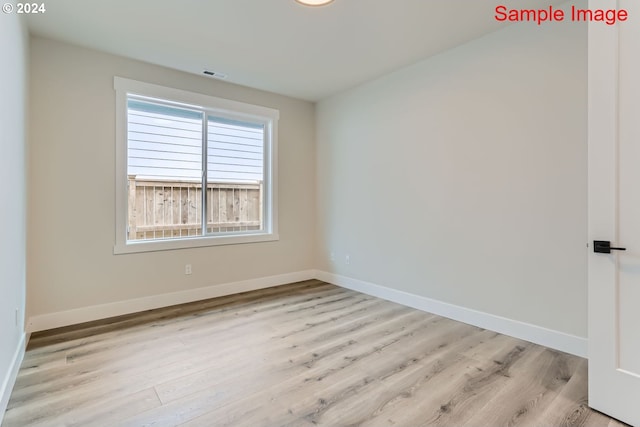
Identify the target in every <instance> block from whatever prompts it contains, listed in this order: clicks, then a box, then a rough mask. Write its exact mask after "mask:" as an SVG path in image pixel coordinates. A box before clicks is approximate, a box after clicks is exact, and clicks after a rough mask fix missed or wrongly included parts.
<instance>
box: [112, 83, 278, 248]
mask: <svg viewBox="0 0 640 427" xmlns="http://www.w3.org/2000/svg"><path fill="white" fill-rule="evenodd" d="M114 87H115V90H116V102H117V106H116V133H117V135H116V139H117V144H116V173H117V178H116V185H117V192H116V244H115V250H114V252H115V253H130V252H143V251H153V250H164V249H179V248H189V247H198V246H211V245H219V244H233V243H250V242H260V241H270V240H277V239H278V236H277V216H276V209H275V207H276V191H275V190H276V181H275V176H276V174H275V171H276V161H275V159H276V146H277V140H276V135H277V120H278V116H279V113H278V111H277V110H273V109H270V108H266V107H260V106H255V105H249V104H243V103H240V102H235V101H230V100H226V99H220V98H215V97H210V96H206V95H201V94H196V93H192V92H185V91H181V90H178V89H171V88H165V87H161V86H156V85H151V84H147V83H142V82H137V81H133V80H127V79H123V78H119V77H116V78H115V80H114Z"/></svg>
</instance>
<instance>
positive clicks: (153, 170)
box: [128, 101, 264, 182]
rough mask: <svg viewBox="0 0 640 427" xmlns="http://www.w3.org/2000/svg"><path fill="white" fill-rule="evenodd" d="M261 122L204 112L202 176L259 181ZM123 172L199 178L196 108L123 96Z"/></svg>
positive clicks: (199, 131)
mask: <svg viewBox="0 0 640 427" xmlns="http://www.w3.org/2000/svg"><path fill="white" fill-rule="evenodd" d="M263 134H264V130H263V128H262V127H257V126H254V125H251V124H248V123H241V122H237V121H232V120H227V119H223V118H217V117H212V116H209V117H208V133H207V138H208V147H207V148H208V149H207V162H208V181H209V182H259V181H261V180H262V176H263ZM128 144H129V145H128V174H129V175H136V176H137V177H139V178H149V179H166V180H185V181H199V180H200V179H201V173H202V172H201V170H202V116H201V114H200V113H199V112H194V111H189V110H183V109H179V108H173V107H168V106H163V105H149V104H146V103H141V102H138V101H129V119H128Z"/></svg>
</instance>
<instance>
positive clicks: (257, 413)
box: [2, 281, 623, 427]
mask: <svg viewBox="0 0 640 427" xmlns="http://www.w3.org/2000/svg"><path fill="white" fill-rule="evenodd" d="M586 375H587V362H586V360H584V359H581V358H578V357H575V356H571V355H568V354H564V353H560V352H557V351H554V350H550V349H547V348H545V347H541V346H538V345H534V344H531V343H528V342H525V341H521V340H518V339H514V338H510V337H507V336H505V335H500V334H497V333H494V332H491V331H487V330H483V329H480V328H476V327H473V326H469V325H465V324H463V323H459V322H455V321H452V320H448V319H445V318H442V317H438V316H435V315H432V314H428V313H424V312H420V311H417V310H414V309H411V308H407V307H403V306H400V305H397V304H394V303H390V302H387V301H383V300H380V299H377V298H374V297H370V296H367V295H363V294H360V293H357V292H353V291H350V290H345V289H341V288H338V287H335V286H332V285H329V284H326V283H323V282H319V281H308V282H302V283H298V284H293V285H287V286H281V287H278V288H272V289H266V290H262V291H256V292H249V293H245V294H240V295H235V296H229V297H223V298H216V299H212V300H207V301H202V302H197V303H192V304H186V305H181V306H176V307H169V308H165V309H160V310H154V311H148V312H144V313H139V314H135V315H128V316H123V317H119V318H115V319H109V320H107V321H100V322H92V323H89V324H84V325H79V326H74V327H69V328H62V329H57V330H52V331H47V332H43V333H37V334H34V335H33V336H32V337H31V340H30V343H29V347H28V349H27V352H26V355H25V358H24V362H23V364H22V367H21V370H20V373H19V375H18V379H17V383H16V385H15V388H14V390H13V393H12V395H11V400H10V402H9V406H8V409H7V412H6V414H5V419H4V422H3V424H2V425H3V426H4V427H13V426H20V427H24V426H47V427H51V426H155V427H158V426H177V425H180V426H190V427H193V426H251V427H254V426H314V425H317V426H355V425H362V426H412V427H413V426H620V425H623V424H620V423H618V422H616V421H615V420H612V419H611V418H608V417H606V416H604V415H602V414H600V413H598V412H595V411H592V410H590V409H589V408H588V406H587V378H586Z"/></svg>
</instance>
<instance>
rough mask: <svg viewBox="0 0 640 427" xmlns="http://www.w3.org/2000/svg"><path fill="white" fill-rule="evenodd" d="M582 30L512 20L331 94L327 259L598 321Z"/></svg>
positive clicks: (576, 331)
mask: <svg viewBox="0 0 640 427" xmlns="http://www.w3.org/2000/svg"><path fill="white" fill-rule="evenodd" d="M586 30H587V27H586V25H582V24H572V23H569V22H565V23H562V24H551V25H543V26H541V27H538V26H535V25H526V24H517V25H512V26H510V27H507V28H505V29H503V30H501V31H499V32H496V33H492V34H490V35H488V36H485V37H483V38H481V39H478V40H475V41H473V42H470V43H468V44H465V45H463V46H460V47H458V48H455V49H452V50H450V51H447V52H445V53H443V54H440V55H438V56H435V57H432V58H430V59H427V60H424V61H422V62H420V63H418V64H416V65H414V66H411V67H408V68H405V69H402V70H400V71H397V72H394V73H392V74H390V75H387V76H385V77H383V78H380V79H378V80H376V81H373V82H370V83H368V84H365V85H363V86H360V87H358V88H355V89H353V90H350V91H348V92H346V93H342V94H339V95H337V96H335V97H332V98H330V99H327V100H324V101H322V102H320V103H319V105H318V106H317V123H316V126H317V153H318V154H317V169H318V231H317V235H318V241H317V258H318V267H319V268H320V269H321V270H324V271H327V272H332V273H335V274H338V275H342V276H346V277H348V278H354V279H357V280H360V281H365V282H370V283H373V284H377V285H381V286H384V287H388V288H392V289H395V290H400V291H406V292H409V293H411V294H414V295H418V296H422V297H428V298H432V299H435V300H438V301H442V302H446V303H451V304H455V305H457V306H461V307H464V308H469V309H474V310H478V311H481V312H485V313H490V314H492V315H496V316H503V317H506V318H508V319H511V320H517V321H520V322H525V323H528V324H531V325H535V326H539V327H542V328H548V329H552V330H554V331H558V332H562V333H564V334H569V335H574V336H577V337H586V336H587V289H586V271H587V265H586V252H585V251H586V247H585V246H586V243H587V238H586V219H587V218H586V215H587V214H586V212H587V211H586V206H587V198H586V184H587V170H586V156H587V145H586V144H587V142H586V129H587V108H586V107H587V83H586V77H587V68H586V60H587V56H586V54H587V33H586ZM332 251H333V252H334V253H335V258H336V261H335V262H331V260H330V259H329V254H330V253H331V252H332ZM346 254H349V255H350V257H351V262H350V264H349V265H347V264H346V263H345V260H344V257H345V255H346Z"/></svg>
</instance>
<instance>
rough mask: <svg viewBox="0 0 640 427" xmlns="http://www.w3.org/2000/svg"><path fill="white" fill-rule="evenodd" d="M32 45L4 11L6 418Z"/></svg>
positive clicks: (1, 359) (1, 131)
mask: <svg viewBox="0 0 640 427" xmlns="http://www.w3.org/2000/svg"><path fill="white" fill-rule="evenodd" d="M28 47H29V46H28V36H27V33H26V30H25V28H24V26H23V24H22V21H21V20H20V19H19V18H18V16H17V15H5V14H3V16H0V58H1V60H2V66H1V67H0V94H1V96H0V182H2V183H3V186H4V188H3V190H2V194H3V197H2V203H0V224H2V225H3V227H2V237H1V238H0V424H1V423H2V417H3V415H4V410H5V408H6V405H7V403H8V399H9V395H10V393H11V387H13V382H14V380H15V374H16V373H17V368H18V367H19V364H20V361H21V358H22V354H23V349H24V338H25V335H24V321H23V317H24V306H25V287H26V279H25V275H26V272H25V271H26V270H25V259H26V200H27V196H26V187H27V186H26V161H25V156H26V154H25V153H26V140H27V137H26V114H25V113H26V105H27V104H26V101H27V86H28V82H27V77H28V70H27V68H28ZM16 309H18V310H19V313H18V324H17V325H16Z"/></svg>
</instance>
